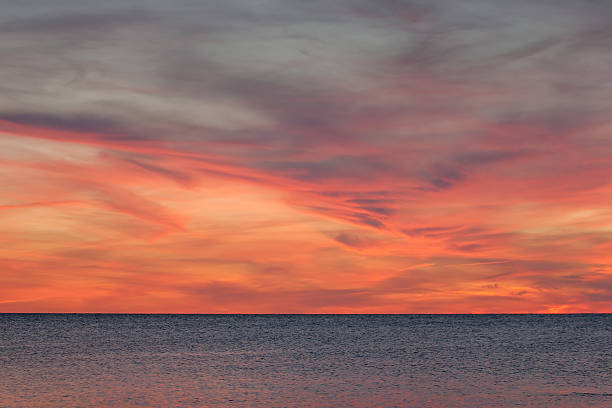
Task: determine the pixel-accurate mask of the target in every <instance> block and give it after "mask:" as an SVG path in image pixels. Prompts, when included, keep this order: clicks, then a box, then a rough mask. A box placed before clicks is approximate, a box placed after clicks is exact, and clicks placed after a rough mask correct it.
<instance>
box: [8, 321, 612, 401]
mask: <svg viewBox="0 0 612 408" xmlns="http://www.w3.org/2000/svg"><path fill="white" fill-rule="evenodd" d="M611 344H612V315H610V314H607V315H427V316H423V315H389V316H384V315H376V316H372V315H322V316H309V315H297V316H292V315H272V316H252V315H251V316H244V315H223V316H210V315H61V314H60V315H32V314H23V315H22V314H19V315H14V314H4V315H0V406H1V407H516V406H525V407H612V380H611V368H612V351H611V347H610V345H611Z"/></svg>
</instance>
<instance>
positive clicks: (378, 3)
mask: <svg viewBox="0 0 612 408" xmlns="http://www.w3.org/2000/svg"><path fill="white" fill-rule="evenodd" d="M611 67H612V2H610V1H606V0H602V1H586V0H585V1H576V0H554V1H553V0H550V1H549V0H539V1H533V0H520V1H495V0H488V1H480V0H468V1H457V0H436V1H425V0H422V1H416V0H415V1H391V0H375V1H374V0H373V1H364V0H340V1H334V0H332V1H329V0H313V1H298V0H273V1H269V0H243V1H228V0H210V1H208V0H207V1H190V0H180V1H175V0H173V1H162V0H150V1H144V0H143V1H125V0H113V1H107V0H105V1H93V0H92V1H64V0H49V1H12V0H0V312H187V313H234V312H236V313H243V312H244V313H303V312H304V313H349V312H350V313H353V312H354V313H486V312H494V313H497V312H509V313H516V312H555V313H556V312H612V69H611Z"/></svg>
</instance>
